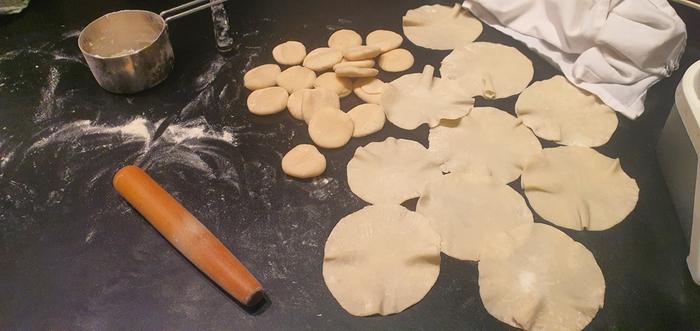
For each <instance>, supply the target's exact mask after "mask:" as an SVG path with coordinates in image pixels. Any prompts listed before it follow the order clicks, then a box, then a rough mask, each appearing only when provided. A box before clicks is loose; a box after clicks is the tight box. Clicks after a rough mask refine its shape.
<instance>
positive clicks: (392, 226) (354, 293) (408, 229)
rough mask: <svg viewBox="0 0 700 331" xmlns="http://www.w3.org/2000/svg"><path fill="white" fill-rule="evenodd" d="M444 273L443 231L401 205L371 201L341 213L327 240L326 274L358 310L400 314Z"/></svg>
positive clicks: (339, 296)
mask: <svg viewBox="0 0 700 331" xmlns="http://www.w3.org/2000/svg"><path fill="white" fill-rule="evenodd" d="M439 273H440V237H439V236H438V235H437V233H435V231H433V229H431V228H430V226H429V225H428V220H427V219H425V217H423V216H421V215H420V214H417V213H415V212H412V211H410V210H408V209H406V208H404V207H402V206H398V205H380V206H367V207H365V208H363V209H360V210H358V211H356V212H354V213H352V214H350V215H348V216H345V217H344V218H343V219H341V220H340V221H339V222H338V224H336V226H335V228H333V231H331V234H330V235H329V236H328V240H327V241H326V247H325V249H324V256H323V280H324V281H325V282H326V286H328V289H329V290H330V292H331V294H332V295H333V297H334V298H335V299H336V300H338V303H339V304H340V305H341V306H342V307H343V309H345V310H346V311H347V312H348V313H350V314H352V315H355V316H369V315H374V314H380V315H390V314H396V313H399V312H401V311H403V310H404V309H406V308H408V307H410V306H412V305H414V304H416V303H417V302H418V301H420V300H421V299H423V297H425V295H426V294H427V293H428V291H429V290H430V288H432V287H433V285H434V284H435V281H436V280H437V277H438V274H439Z"/></svg>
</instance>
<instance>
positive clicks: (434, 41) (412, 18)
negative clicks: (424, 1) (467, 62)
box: [403, 4, 483, 50]
mask: <svg viewBox="0 0 700 331" xmlns="http://www.w3.org/2000/svg"><path fill="white" fill-rule="evenodd" d="M482 30H483V27H482V26H481V22H479V20H477V19H476V18H474V17H473V16H472V15H471V14H469V13H468V12H467V11H466V10H464V9H462V8H461V7H460V5H459V4H455V5H454V6H453V7H452V8H450V7H447V6H442V5H426V6H422V7H418V8H417V9H411V10H409V11H407V12H406V15H404V16H403V33H404V34H405V35H406V38H408V40H410V41H411V42H413V43H414V44H416V45H418V46H421V47H425V48H430V49H437V50H446V49H455V48H458V47H462V46H465V45H467V44H469V43H471V42H472V41H474V40H475V39H476V38H477V37H478V36H479V35H480V34H481V31H482Z"/></svg>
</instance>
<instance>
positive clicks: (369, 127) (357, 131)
mask: <svg viewBox="0 0 700 331" xmlns="http://www.w3.org/2000/svg"><path fill="white" fill-rule="evenodd" d="M348 115H350V118H352V122H353V124H354V129H353V131H352V136H353V137H354V138H358V137H364V136H368V135H370V134H373V133H375V132H378V131H379V130H381V129H382V128H383V127H384V122H386V115H384V110H383V109H382V106H380V105H376V104H373V103H365V104H361V105H359V106H357V107H355V108H353V109H350V111H349V112H348Z"/></svg>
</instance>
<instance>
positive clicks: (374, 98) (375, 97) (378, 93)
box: [352, 78, 386, 104]
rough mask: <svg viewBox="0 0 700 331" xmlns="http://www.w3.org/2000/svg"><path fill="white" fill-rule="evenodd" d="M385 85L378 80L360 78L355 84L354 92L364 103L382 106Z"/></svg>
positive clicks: (353, 86)
mask: <svg viewBox="0 0 700 331" xmlns="http://www.w3.org/2000/svg"><path fill="white" fill-rule="evenodd" d="M384 85H386V83H384V82H382V81H381V80H379V79H378V78H360V79H357V80H355V83H353V85H352V91H353V92H355V95H357V97H358V98H360V99H362V101H364V102H367V103H374V104H380V103H381V98H382V91H383V90H384Z"/></svg>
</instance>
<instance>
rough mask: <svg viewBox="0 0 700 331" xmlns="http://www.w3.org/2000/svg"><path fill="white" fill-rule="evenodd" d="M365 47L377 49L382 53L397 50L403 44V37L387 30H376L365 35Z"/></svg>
mask: <svg viewBox="0 0 700 331" xmlns="http://www.w3.org/2000/svg"><path fill="white" fill-rule="evenodd" d="M366 41H367V42H366V44H367V46H374V47H379V49H380V50H381V51H382V53H384V52H388V51H390V50H392V49H395V48H399V46H401V43H402V42H403V37H401V35H400V34H398V33H396V32H394V31H389V30H376V31H372V32H370V33H369V34H368V35H367V38H366Z"/></svg>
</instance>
